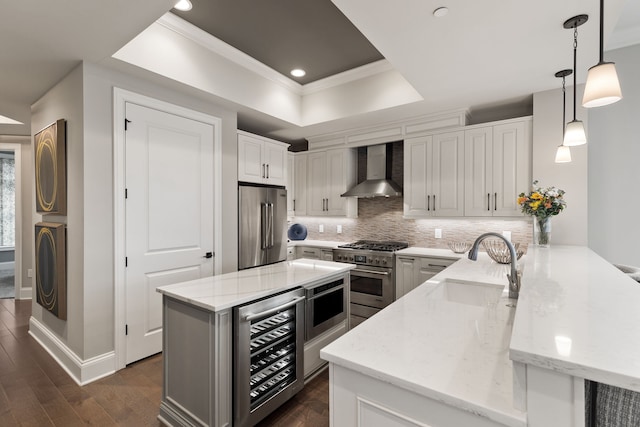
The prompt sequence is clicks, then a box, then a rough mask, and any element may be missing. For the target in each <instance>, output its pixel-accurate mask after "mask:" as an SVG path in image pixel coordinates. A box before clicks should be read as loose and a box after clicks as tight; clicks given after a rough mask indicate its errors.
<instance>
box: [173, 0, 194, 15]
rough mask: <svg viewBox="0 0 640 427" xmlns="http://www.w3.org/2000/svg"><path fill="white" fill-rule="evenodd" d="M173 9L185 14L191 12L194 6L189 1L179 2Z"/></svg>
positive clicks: (182, 0)
mask: <svg viewBox="0 0 640 427" xmlns="http://www.w3.org/2000/svg"><path fill="white" fill-rule="evenodd" d="M173 7H174V8H176V9H178V10H181V11H183V12H186V11H187V10H191V8H192V7H193V5H192V4H191V2H190V1H189V0H178V3H176V5H175V6H173Z"/></svg>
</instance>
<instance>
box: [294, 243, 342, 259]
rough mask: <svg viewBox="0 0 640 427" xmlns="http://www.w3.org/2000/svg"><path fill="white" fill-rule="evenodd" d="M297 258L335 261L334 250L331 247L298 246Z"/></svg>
mask: <svg viewBox="0 0 640 427" xmlns="http://www.w3.org/2000/svg"><path fill="white" fill-rule="evenodd" d="M296 258H307V259H322V260H325V261H333V251H332V250H331V249H323V248H316V247H312V246H296Z"/></svg>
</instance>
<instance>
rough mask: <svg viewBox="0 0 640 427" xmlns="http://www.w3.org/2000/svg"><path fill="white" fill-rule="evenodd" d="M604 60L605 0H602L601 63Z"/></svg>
mask: <svg viewBox="0 0 640 427" xmlns="http://www.w3.org/2000/svg"><path fill="white" fill-rule="evenodd" d="M603 62H604V0H600V62H599V63H600V64H602V63H603Z"/></svg>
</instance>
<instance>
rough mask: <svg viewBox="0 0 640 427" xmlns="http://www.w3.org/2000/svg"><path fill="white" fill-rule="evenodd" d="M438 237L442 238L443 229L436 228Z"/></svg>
mask: <svg viewBox="0 0 640 427" xmlns="http://www.w3.org/2000/svg"><path fill="white" fill-rule="evenodd" d="M436 239H442V229H441V228H436Z"/></svg>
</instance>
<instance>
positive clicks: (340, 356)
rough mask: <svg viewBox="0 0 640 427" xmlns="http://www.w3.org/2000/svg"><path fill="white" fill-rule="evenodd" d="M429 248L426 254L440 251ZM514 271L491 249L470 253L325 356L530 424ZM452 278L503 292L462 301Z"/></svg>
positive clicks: (506, 420) (481, 412)
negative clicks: (516, 372)
mask: <svg viewBox="0 0 640 427" xmlns="http://www.w3.org/2000/svg"><path fill="white" fill-rule="evenodd" d="M439 251H442V250H439ZM428 252H429V253H419V254H421V255H432V256H435V255H436V253H432V252H431V250H429V251H428ZM449 254H452V252H450V251H449ZM416 255H417V254H416ZM463 255H464V254H463ZM525 258H526V256H525ZM520 262H522V259H521V260H520ZM507 270H508V266H505V265H501V264H497V263H495V262H493V261H491V259H490V258H489V257H488V255H486V253H480V254H479V257H478V261H477V262H473V261H470V260H468V259H465V258H464V257H463V258H461V259H460V261H458V262H456V263H455V264H453V265H452V266H450V267H449V268H447V269H445V270H444V271H442V272H441V273H439V274H438V275H436V276H434V277H433V278H432V279H430V280H429V281H427V282H425V283H424V284H423V285H421V286H419V287H417V288H416V289H414V290H413V291H411V292H410V293H408V294H407V295H405V296H404V297H403V298H401V299H399V300H398V301H396V302H395V303H393V304H392V305H390V306H388V307H387V308H385V309H384V310H382V311H381V312H380V313H378V314H376V315H375V316H373V317H372V318H370V319H368V320H367V321H365V322H364V323H362V324H361V325H359V326H358V327H357V328H355V329H354V330H352V331H350V332H349V333H347V334H346V335H344V336H342V337H341V338H339V339H337V340H336V341H334V342H333V343H331V344H329V345H328V346H327V347H325V348H323V349H322V351H321V357H322V358H323V359H325V360H328V361H329V362H332V363H336V364H337V365H340V366H344V367H346V368H349V369H352V370H355V371H357V372H361V373H364V374H366V375H369V376H371V377H374V378H377V379H380V380H382V381H385V382H389V383H392V384H395V385H397V386H399V387H402V388H404V389H407V390H410V391H413V392H415V393H418V394H420V395H423V396H426V397H429V398H432V399H434V400H437V401H440V402H443V403H445V404H448V405H451V406H454V407H457V408H459V409H462V410H466V411H469V412H472V413H474V414H475V415H477V416H480V417H485V418H488V419H491V420H494V421H497V422H500V423H503V424H505V425H510V426H524V425H526V414H525V413H523V412H521V411H518V410H516V409H514V407H513V369H512V367H513V363H512V362H511V360H510V359H509V340H510V337H511V328H512V325H513V318H514V316H515V308H514V307H513V304H511V303H512V302H513V301H512V300H509V299H508V297H507V295H508V290H507V289H506V286H505V285H506V283H507V279H506V273H507ZM452 279H455V281H457V282H460V283H462V286H464V284H465V282H471V281H478V282H482V283H484V284H487V285H493V288H494V289H498V291H497V295H496V296H495V298H492V297H489V298H487V299H486V300H485V299H482V298H481V299H480V300H479V301H476V302H477V303H478V305H472V304H469V302H470V301H465V302H461V301H462V300H460V299H458V298H457V297H456V293H455V292H453V290H455V289H452V288H449V287H448V286H449V284H447V283H446V281H447V280H452ZM454 285H455V283H454ZM467 286H471V285H467Z"/></svg>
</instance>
